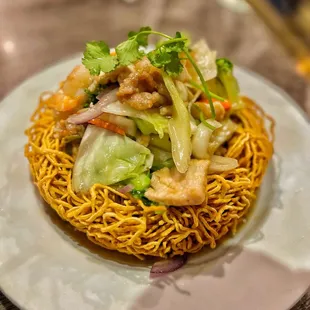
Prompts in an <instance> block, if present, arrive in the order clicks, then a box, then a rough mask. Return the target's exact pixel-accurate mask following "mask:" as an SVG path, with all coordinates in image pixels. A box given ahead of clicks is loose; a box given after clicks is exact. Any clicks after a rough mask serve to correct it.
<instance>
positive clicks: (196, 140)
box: [192, 120, 221, 159]
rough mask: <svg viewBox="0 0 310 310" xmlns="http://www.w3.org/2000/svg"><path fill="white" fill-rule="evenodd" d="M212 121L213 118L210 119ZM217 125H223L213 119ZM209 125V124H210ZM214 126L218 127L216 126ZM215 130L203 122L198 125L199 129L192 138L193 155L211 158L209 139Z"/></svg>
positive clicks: (199, 157)
mask: <svg viewBox="0 0 310 310" xmlns="http://www.w3.org/2000/svg"><path fill="white" fill-rule="evenodd" d="M210 121H212V120H210ZM213 122H214V123H213V124H214V125H215V126H221V125H220V124H219V123H217V122H215V121H213ZM208 125H209V124H208ZM215 126H213V128H215V129H216V127H215ZM212 133H213V130H212V129H210V128H209V126H206V125H205V124H204V123H203V122H202V123H200V124H199V125H198V126H197V130H196V132H195V134H194V136H193V138H192V147H193V155H194V157H195V158H197V159H209V158H210V154H209V153H208V148H209V141H210V138H211V135H212Z"/></svg>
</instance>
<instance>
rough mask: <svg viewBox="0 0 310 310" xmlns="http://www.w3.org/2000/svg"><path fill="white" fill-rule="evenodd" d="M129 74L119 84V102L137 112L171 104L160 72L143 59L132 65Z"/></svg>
mask: <svg viewBox="0 0 310 310" xmlns="http://www.w3.org/2000/svg"><path fill="white" fill-rule="evenodd" d="M133 69H134V72H131V73H130V74H129V75H128V76H127V77H126V78H124V79H123V81H122V82H121V83H120V88H119V91H118V93H117V96H118V99H119V100H120V102H122V103H125V104H128V105H130V106H131V107H133V108H135V109H137V110H146V109H150V108H152V107H159V106H164V105H168V104H171V100H170V95H169V93H168V90H167V88H166V86H165V84H164V81H163V78H162V75H161V71H160V70H159V69H158V68H155V67H154V66H152V64H151V63H150V61H149V60H148V59H147V58H146V57H144V58H143V59H142V60H140V61H138V62H137V63H136V64H135V65H134V68H133Z"/></svg>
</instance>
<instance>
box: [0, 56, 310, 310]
mask: <svg viewBox="0 0 310 310" xmlns="http://www.w3.org/2000/svg"><path fill="white" fill-rule="evenodd" d="M80 55H81V54H80V53H75V54H73V55H70V56H68V57H64V58H62V59H60V60H59V61H56V62H53V63H51V64H50V65H48V66H46V67H44V68H43V69H42V70H38V71H36V72H34V73H33V74H31V75H30V76H29V77H27V78H26V79H25V80H23V81H22V82H21V83H19V84H18V85H17V86H15V87H14V88H13V89H11V90H10V91H9V92H7V93H6V94H4V97H3V98H1V100H0V111H1V110H2V106H3V102H5V101H7V100H9V98H10V97H12V96H14V94H15V93H17V92H20V91H22V89H23V88H24V87H25V85H27V84H29V83H30V84H31V83H35V80H36V79H38V76H39V75H41V74H44V73H45V72H46V71H48V70H53V69H54V67H56V66H61V65H63V64H65V63H67V62H69V61H74V60H76V59H78V57H79V56H80ZM235 69H236V71H239V72H241V73H242V72H243V73H246V74H247V75H250V76H252V77H254V78H255V79H256V80H260V81H261V82H263V83H264V84H266V85H268V87H270V88H271V89H272V90H274V91H275V92H276V93H278V94H279V95H280V96H281V97H283V98H284V99H285V101H287V102H288V103H289V105H291V106H292V107H293V108H294V109H295V110H296V112H297V113H298V114H299V115H300V116H302V118H303V120H304V121H305V123H306V126H308V129H310V126H309V125H310V117H309V116H308V114H307V113H306V111H305V110H303V109H302V107H301V106H300V105H299V104H298V103H297V102H296V101H295V100H294V98H293V97H291V96H290V95H289V94H288V93H287V92H286V91H285V90H284V89H282V88H281V87H280V86H278V85H276V84H274V83H273V82H272V81H270V80H269V79H267V78H266V77H264V76H262V75H260V74H259V73H257V72H254V71H251V70H250V69H248V68H245V67H243V66H237V65H236V66H235ZM0 291H1V292H2V294H3V295H4V296H5V297H6V298H7V299H8V300H10V301H11V302H12V303H13V304H14V305H16V306H17V307H19V308H20V309H25V310H26V308H25V307H24V306H23V305H21V304H19V302H18V301H17V300H16V299H15V297H14V296H12V295H9V294H7V292H6V290H5V289H4V288H3V286H2V284H1V283H0ZM303 295H304V293H303V294H302V295H301V296H300V297H299V299H298V300H296V302H295V303H294V304H293V305H292V306H290V307H294V306H295V305H296V304H297V303H298V302H299V300H300V299H301V298H302V297H303Z"/></svg>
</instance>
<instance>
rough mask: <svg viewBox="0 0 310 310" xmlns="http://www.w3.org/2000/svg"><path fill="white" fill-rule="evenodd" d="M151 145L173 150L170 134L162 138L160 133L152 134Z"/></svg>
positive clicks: (169, 150) (168, 150)
mask: <svg viewBox="0 0 310 310" xmlns="http://www.w3.org/2000/svg"><path fill="white" fill-rule="evenodd" d="M150 145H153V146H156V147H158V148H159V149H161V150H164V151H167V152H171V141H170V138H169V135H168V134H165V135H164V136H163V137H162V138H160V137H159V136H158V135H151V140H150Z"/></svg>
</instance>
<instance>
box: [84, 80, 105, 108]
mask: <svg viewBox="0 0 310 310" xmlns="http://www.w3.org/2000/svg"><path fill="white" fill-rule="evenodd" d="M105 88H107V85H98V86H97V87H96V89H95V90H94V91H90V90H89V89H88V88H85V89H84V92H85V94H86V95H87V99H86V101H85V103H84V106H83V107H84V108H88V107H89V106H90V104H91V103H92V104H96V103H97V102H98V101H99V99H98V98H97V96H98V95H99V94H100V93H101V92H102V91H103V90H104V89H105Z"/></svg>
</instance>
